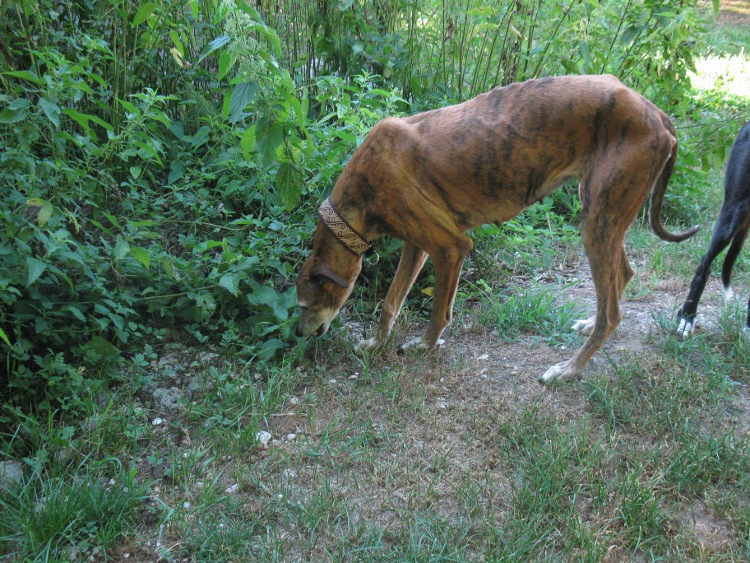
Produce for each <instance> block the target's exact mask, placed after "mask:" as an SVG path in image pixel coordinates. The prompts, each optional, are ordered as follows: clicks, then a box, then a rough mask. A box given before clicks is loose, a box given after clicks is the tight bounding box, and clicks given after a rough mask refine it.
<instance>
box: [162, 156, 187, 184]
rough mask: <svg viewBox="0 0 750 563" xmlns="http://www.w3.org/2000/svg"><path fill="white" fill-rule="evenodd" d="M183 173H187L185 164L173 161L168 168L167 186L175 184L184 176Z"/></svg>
mask: <svg viewBox="0 0 750 563" xmlns="http://www.w3.org/2000/svg"><path fill="white" fill-rule="evenodd" d="M185 172H187V167H186V166H185V163H184V162H182V161H181V160H173V161H172V164H171V165H170V166H169V176H168V177H167V185H170V186H171V185H173V184H174V183H175V182H177V181H178V180H179V179H180V178H182V177H183V176H184V175H185Z"/></svg>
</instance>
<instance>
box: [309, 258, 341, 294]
mask: <svg viewBox="0 0 750 563" xmlns="http://www.w3.org/2000/svg"><path fill="white" fill-rule="evenodd" d="M310 277H311V278H314V277H321V278H326V279H327V280H329V281H332V282H333V283H335V284H336V285H338V286H341V287H344V288H348V287H349V282H347V281H346V280H345V279H343V278H341V277H340V276H338V275H336V274H335V273H334V271H333V270H331V268H330V266H328V264H326V263H325V262H323V261H322V260H317V261H316V262H315V265H314V266H313V268H312V271H311V272H310Z"/></svg>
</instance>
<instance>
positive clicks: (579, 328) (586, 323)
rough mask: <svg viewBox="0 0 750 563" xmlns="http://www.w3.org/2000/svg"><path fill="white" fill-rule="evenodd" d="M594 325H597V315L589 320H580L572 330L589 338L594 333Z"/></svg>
mask: <svg viewBox="0 0 750 563" xmlns="http://www.w3.org/2000/svg"><path fill="white" fill-rule="evenodd" d="M594 324H596V315H594V316H592V317H589V318H588V319H579V320H577V321H576V322H575V323H574V324H573V326H572V327H570V328H571V329H573V330H574V331H576V332H577V333H578V334H582V335H583V336H588V335H589V334H591V333H592V332H593V330H594Z"/></svg>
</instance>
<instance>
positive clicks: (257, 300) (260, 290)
mask: <svg viewBox="0 0 750 563" xmlns="http://www.w3.org/2000/svg"><path fill="white" fill-rule="evenodd" d="M250 285H251V286H252V287H253V291H252V293H250V295H248V296H247V300H248V301H249V302H250V304H251V305H267V306H268V307H272V306H273V305H275V304H276V302H277V301H278V299H279V294H278V293H276V290H275V289H273V288H272V287H268V286H267V285H260V284H259V283H257V282H254V281H251V282H250Z"/></svg>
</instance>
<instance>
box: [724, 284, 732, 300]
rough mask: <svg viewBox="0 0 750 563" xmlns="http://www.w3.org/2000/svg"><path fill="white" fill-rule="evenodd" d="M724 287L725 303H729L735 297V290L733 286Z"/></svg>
mask: <svg viewBox="0 0 750 563" xmlns="http://www.w3.org/2000/svg"><path fill="white" fill-rule="evenodd" d="M722 289H723V290H724V303H729V302H730V301H731V300H732V299H734V290H733V289H732V286H729V287H723V288H722Z"/></svg>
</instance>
